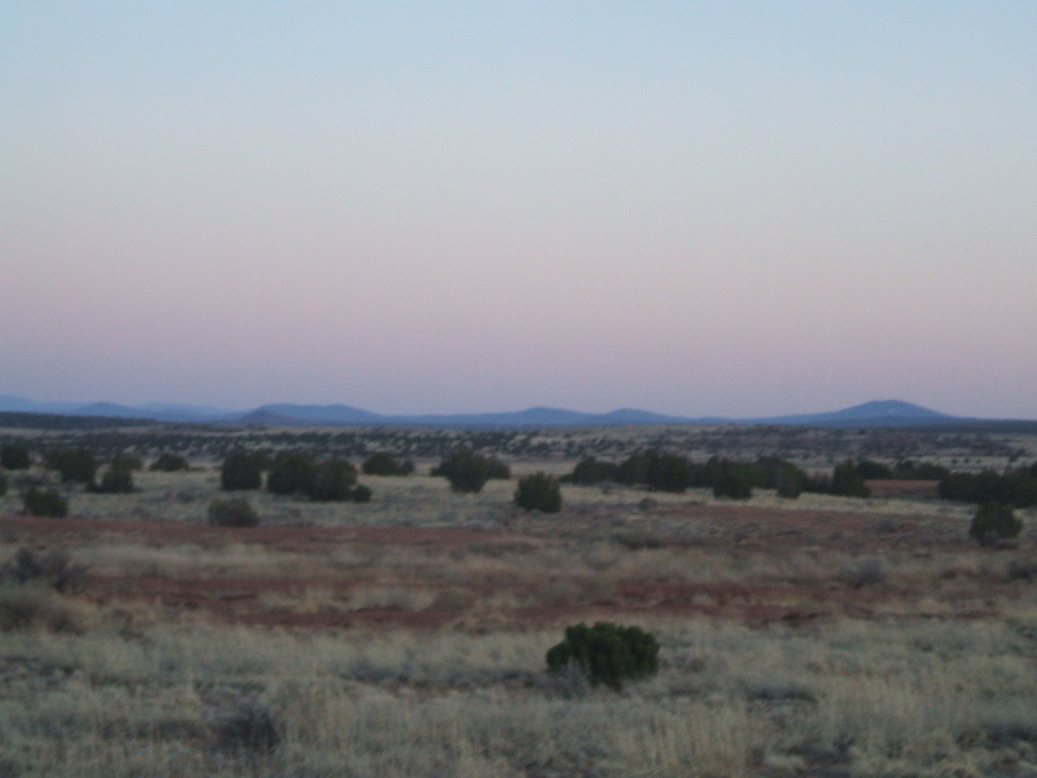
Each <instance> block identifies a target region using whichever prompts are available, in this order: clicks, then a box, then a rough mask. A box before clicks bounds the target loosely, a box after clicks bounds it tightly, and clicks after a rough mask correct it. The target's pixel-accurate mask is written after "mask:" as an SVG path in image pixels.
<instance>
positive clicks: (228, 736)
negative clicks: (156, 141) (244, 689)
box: [212, 698, 281, 755]
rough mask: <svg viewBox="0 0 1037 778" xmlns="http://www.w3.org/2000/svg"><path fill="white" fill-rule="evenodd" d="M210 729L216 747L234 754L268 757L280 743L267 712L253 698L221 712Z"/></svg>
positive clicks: (274, 726) (275, 728)
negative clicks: (214, 738) (211, 729)
mask: <svg viewBox="0 0 1037 778" xmlns="http://www.w3.org/2000/svg"><path fill="white" fill-rule="evenodd" d="M212 728H213V732H214V733H215V734H216V742H217V746H218V747H219V748H221V749H223V750H226V751H231V752H234V753H236V754H241V755H265V754H270V753H272V752H273V751H274V750H275V749H276V748H277V746H278V744H279V743H280V742H281V735H280V732H279V731H278V726H277V722H276V721H275V720H274V716H273V714H272V713H271V711H270V709H269V708H268V707H267V706H266V705H264V704H262V703H261V702H259V701H258V700H256V699H254V698H246V699H244V700H241V701H240V702H238V703H237V704H236V705H234V706H232V707H230V708H228V709H226V710H224V711H222V712H221V713H220V714H218V715H217V716H216V717H215V720H214V721H213V724H212Z"/></svg>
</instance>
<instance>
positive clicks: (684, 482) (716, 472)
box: [565, 450, 870, 500]
mask: <svg viewBox="0 0 1037 778" xmlns="http://www.w3.org/2000/svg"><path fill="white" fill-rule="evenodd" d="M565 480H568V481H570V482H572V483H575V484H583V485H593V484H598V483H603V482H612V483H617V484H624V485H628V486H645V487H647V488H648V489H652V490H655V491H664V492H674V493H680V492H683V491H684V490H685V489H689V488H708V489H712V490H713V494H714V495H715V496H716V497H726V498H730V499H735V500H745V499H748V498H750V497H751V496H752V492H753V489H756V488H761V489H774V490H775V491H776V492H777V493H778V494H779V495H780V496H782V497H786V498H789V499H795V498H797V497H799V495H800V494H802V493H803V492H823V493H828V494H837V495H843V496H847V497H867V496H868V495H869V494H870V492H869V490H868V487H867V485H866V484H865V483H864V476H863V475H862V474H861V471H860V470H859V468H858V465H857V464H856V463H855V462H853V461H852V460H846V461H845V462H843V463H841V464H839V465H837V466H836V467H835V468H834V469H833V471H832V474H831V476H823V475H822V476H811V475H809V474H808V473H806V472H805V471H804V470H803V469H801V468H800V467H798V466H796V465H795V464H793V463H792V462H789V461H787V460H784V459H780V458H779V457H759V458H758V459H756V461H754V462H739V461H735V460H730V459H725V458H722V457H716V456H714V457H711V458H710V459H709V460H707V461H706V462H704V463H696V462H692V461H690V460H689V459H687V458H686V457H682V456H679V455H676V454H666V453H660V452H658V451H655V450H648V451H640V452H637V453H635V454H632V455H631V456H630V457H628V458H627V459H625V460H624V461H622V462H619V463H615V462H603V461H599V460H597V459H595V458H594V457H588V458H586V459H583V460H581V461H580V462H579V463H578V464H577V465H576V467H575V468H573V472H572V473H571V475H569V476H567V477H566V478H565Z"/></svg>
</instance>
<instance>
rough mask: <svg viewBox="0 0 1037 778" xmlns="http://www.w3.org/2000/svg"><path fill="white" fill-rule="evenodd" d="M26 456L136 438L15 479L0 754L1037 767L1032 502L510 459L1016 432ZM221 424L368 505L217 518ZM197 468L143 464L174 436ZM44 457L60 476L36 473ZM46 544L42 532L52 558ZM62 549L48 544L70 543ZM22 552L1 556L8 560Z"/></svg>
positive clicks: (897, 486) (564, 768) (187, 441)
mask: <svg viewBox="0 0 1037 778" xmlns="http://www.w3.org/2000/svg"><path fill="white" fill-rule="evenodd" d="M0 437H2V438H3V440H4V441H10V440H18V441H22V442H24V443H25V444H26V445H28V446H29V447H30V448H33V449H34V450H37V451H42V450H45V449H46V448H47V447H50V446H56V445H69V444H77V445H84V446H87V447H90V448H91V449H92V450H94V451H96V452H98V456H99V458H101V459H102V460H103V459H104V457H105V456H111V455H112V454H113V453H114V452H115V451H124V452H126V451H128V452H132V453H134V454H135V455H137V456H139V457H140V458H141V459H142V461H143V462H144V465H145V468H144V469H143V470H142V471H140V472H136V473H134V487H135V491H134V492H132V493H130V494H117V495H114V494H92V493H88V492H86V491H85V490H83V489H79V488H77V489H73V490H70V495H69V497H70V511H69V515H68V516H67V517H66V518H60V519H55V518H40V517H32V516H27V515H23V511H22V502H21V499H20V496H19V490H18V483H17V480H18V475H17V474H16V473H10V474H9V477H10V480H11V488H10V490H9V492H8V494H7V495H6V496H5V497H2V498H0V564H3V563H8V565H11V564H13V563H14V560H16V559H17V558H18V556H19V554H22V555H25V554H27V553H28V554H30V555H31V556H32V558H33V559H36V560H44V559H47V558H52V559H56V558H59V557H60V558H63V559H64V563H63V564H64V567H63V571H64V574H65V575H66V578H67V581H65V580H63V581H62V586H61V587H60V591H59V590H58V588H56V587H55V586H54V585H53V584H54V581H53V576H52V577H51V579H48V578H47V576H40V577H39V579H38V580H31V581H28V582H17V581H14V580H12V579H11V577H10V575H8V576H7V578H6V579H5V580H4V582H3V583H2V584H0V628H2V631H0V775H2V776H21V775H34V776H35V775H39V776H43V775H48V776H63V775H76V776H197V775H241V776H298V777H299V778H303V777H306V778H309V777H312V778H317V777H318V776H329V777H330V776H444V777H446V776H473V777H474V776H515V777H516V778H518V777H519V776H524V777H529V778H533V777H536V778H549V777H550V778H558V777H561V776H602V777H604V776H775V777H777V776H818V777H820V776H825V777H826V778H827V777H831V778H835V777H837V776H1004V777H1005V778H1008V777H1010V776H1011V777H1015V776H1033V775H1037V672H1035V671H1037V666H1035V662H1037V513H1035V511H1034V510H1033V509H1026V510H1020V511H1018V512H1017V513H1018V515H1019V517H1020V518H1021V519H1022V521H1023V531H1022V533H1021V535H1020V536H1019V538H1018V539H1016V540H1015V541H1013V542H1011V543H1005V544H999V545H996V546H993V547H983V546H980V545H978V544H976V543H975V542H973V541H972V540H970V538H969V536H968V529H969V524H970V521H971V517H972V515H973V514H974V513H975V506H973V505H968V504H964V503H957V502H950V501H945V500H941V499H939V498H938V497H937V492H936V485H935V483H933V482H906V481H899V482H873V483H871V484H870V486H871V487H872V496H871V497H868V498H849V497H837V496H832V495H824V494H811V493H804V494H803V495H801V496H800V497H799V498H798V499H786V498H781V497H778V496H777V495H776V494H775V493H774V492H773V491H769V490H763V489H757V490H755V491H754V494H753V496H752V497H751V498H750V499H748V500H731V499H725V498H717V497H715V496H714V495H713V493H712V492H711V491H709V490H705V489H688V490H686V491H684V492H682V493H665V492H648V491H646V490H645V489H643V488H637V487H628V486H620V485H616V484H601V485H597V486H576V485H573V484H563V485H562V495H563V500H564V502H563V507H562V510H561V512H559V513H555V514H542V513H538V512H535V511H533V512H529V511H524V510H522V509H520V508H518V507H516V506H515V505H514V504H513V501H512V497H513V495H514V492H515V488H516V481H517V480H518V479H519V478H521V477H522V476H523V475H526V474H529V473H533V472H539V471H544V472H549V473H553V474H555V475H561V474H564V473H567V472H570V471H571V470H572V468H573V466H574V465H575V464H576V462H577V461H578V460H579V459H580V458H582V457H583V456H588V455H594V456H598V457H602V458H606V459H609V458H611V459H619V458H621V457H622V456H624V455H626V454H627V453H629V452H631V451H635V450H639V449H643V448H646V447H657V448H660V449H664V450H669V451H673V452H676V453H679V454H682V455H685V456H689V457H691V458H692V459H694V460H698V461H703V460H704V459H705V458H707V457H708V456H712V455H721V456H726V457H731V458H734V459H743V460H751V459H753V458H755V457H756V456H760V455H780V456H783V457H787V458H789V459H791V460H792V461H795V462H796V463H797V464H800V465H801V466H802V467H804V468H807V469H812V470H823V469H825V468H829V469H830V468H831V467H832V466H833V465H834V464H836V463H837V462H839V461H842V460H844V459H846V458H859V457H862V456H867V457H870V458H873V459H876V460H879V461H886V462H890V463H892V462H895V461H897V460H898V459H901V458H904V457H910V458H912V459H917V460H918V461H930V462H933V463H938V464H942V465H945V466H948V467H952V468H954V469H962V470H970V469H971V470H978V469H982V468H999V467H1005V466H1007V465H1008V464H1009V463H1012V464H1020V463H1021V464H1028V463H1031V462H1033V461H1034V459H1035V458H1037V439H1034V438H1033V436H1026V435H1008V434H1006V435H996V434H984V435H978V434H942V435H941V434H935V433H922V432H917V433H915V432H910V431H864V430H861V431H805V430H782V429H750V430H737V429H721V428H716V429H711V428H694V429H685V428H674V429H657V428H624V429H599V430H577V431H566V430H552V431H540V432H511V433H496V432H479V431H470V432H464V431H452V432H451V431H431V430H424V431H422V430H418V431H411V432H407V431H392V432H387V431H384V430H350V431H342V430H313V429H297V430H284V429H276V430H274V429H271V430H264V429H250V430H247V431H241V430H232V429H213V430H195V429H190V428H169V427H163V428H162V429H161V430H160V431H158V432H156V431H155V430H154V429H150V428H147V427H141V428H136V429H125V430H115V431H111V430H108V431H102V432H98V431H67V430H66V431H61V432H40V431H29V430H17V429H9V430H3V431H0ZM461 445H469V446H472V447H474V448H476V449H478V450H480V451H484V452H486V453H490V454H493V455H496V456H499V457H501V458H502V459H503V460H504V461H506V462H507V463H508V464H509V465H510V467H511V471H512V475H511V478H510V479H509V480H491V481H489V482H487V484H486V486H485V487H484V488H483V489H482V490H481V491H480V492H479V493H477V494H459V493H455V492H452V491H451V489H450V487H449V485H448V483H447V482H446V480H445V479H443V478H439V477H432V476H430V475H429V471H430V469H431V468H432V467H433V466H434V465H435V464H436V463H437V462H438V461H439V458H440V457H442V456H444V455H445V454H446V453H447V452H448V451H449V450H451V449H452V448H454V447H457V446H461ZM235 447H246V448H248V447H269V448H272V449H292V448H302V449H306V450H310V451H312V452H314V453H315V454H316V455H330V454H332V453H335V454H339V455H342V456H347V457H349V458H350V459H351V460H352V461H353V462H354V463H356V464H358V465H359V463H360V462H361V461H362V459H363V457H364V456H365V455H366V454H369V453H372V452H373V451H376V450H387V451H390V452H391V453H393V454H394V455H397V456H400V457H407V458H410V459H412V460H413V461H414V463H415V465H416V472H415V473H414V474H412V475H408V476H399V477H378V476H367V475H361V476H360V482H361V483H363V484H365V485H366V486H368V487H369V488H370V489H371V491H372V494H373V496H372V499H371V501H370V502H369V503H363V504H360V503H353V502H345V503H315V502H310V501H307V500H305V499H299V498H294V497H283V496H278V495H271V494H269V493H267V492H266V491H263V490H256V491H251V492H247V493H243V494H244V496H246V497H247V499H249V501H250V502H251V504H252V505H253V507H254V508H255V509H256V511H257V512H258V513H259V515H260V518H261V523H260V526H258V527H254V528H228V527H214V526H210V525H209V524H208V523H207V521H206V508H207V506H208V504H209V503H210V502H211V501H212V500H213V499H214V498H219V497H222V496H225V493H223V492H221V489H220V462H221V460H222V457H223V455H224V454H225V452H226V451H228V450H231V449H232V448H235ZM167 450H172V451H176V452H177V453H179V454H183V455H186V456H187V458H188V459H189V461H190V464H191V469H190V470H188V471H182V472H173V473H166V472H149V471H148V470H147V464H148V463H149V462H150V461H152V460H153V459H154V458H155V457H156V456H157V455H158V454H159V453H161V452H162V451H167ZM30 473H32V474H34V475H35V476H37V477H44V476H43V475H42V469H41V467H40V465H39V464H36V465H34V468H33V470H32V471H30ZM48 555H50V556H48ZM55 555H57V556H55ZM7 569H8V571H9V570H10V569H11V567H10V566H8V568H7ZM597 621H609V622H616V623H620V624H627V625H637V626H639V627H641V628H643V629H645V630H647V631H649V632H651V633H652V634H653V635H655V636H656V638H657V639H658V642H659V645H660V651H659V672H658V674H656V675H654V676H653V677H651V678H648V679H646V680H642V681H639V682H632V683H627V684H625V685H624V686H623V687H622V689H620V690H614V689H610V688H608V687H604V686H595V685H593V684H591V683H589V682H588V680H587V679H586V678H585V677H583V676H582V675H580V674H579V673H576V672H573V673H568V674H561V675H558V674H549V673H548V672H547V671H546V666H545V653H546V651H547V650H548V649H549V648H550V647H551V646H552V645H554V644H556V643H558V642H559V641H560V640H561V638H562V636H563V632H564V629H565V627H566V626H568V625H571V624H575V623H580V622H585V623H588V624H589V623H593V622H597Z"/></svg>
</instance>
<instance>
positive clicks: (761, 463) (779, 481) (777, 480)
mask: <svg viewBox="0 0 1037 778" xmlns="http://www.w3.org/2000/svg"><path fill="white" fill-rule="evenodd" d="M756 472H757V474H758V476H759V485H760V486H761V487H763V488H764V489H774V490H775V491H776V492H777V493H778V496H779V497H785V498H787V499H790V500H795V499H797V498H798V497H799V496H800V495H801V494H802V493H803V490H804V488H805V487H806V484H807V481H808V477H807V474H806V473H805V472H803V470H801V469H800V468H798V467H797V466H796V465H794V464H793V463H792V462H789V461H788V460H785V459H780V458H779V457H759V458H758V459H757V460H756Z"/></svg>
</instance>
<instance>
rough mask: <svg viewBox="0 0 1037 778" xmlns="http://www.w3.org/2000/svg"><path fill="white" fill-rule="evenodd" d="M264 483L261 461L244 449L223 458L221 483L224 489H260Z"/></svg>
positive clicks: (231, 490)
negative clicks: (260, 467)
mask: <svg viewBox="0 0 1037 778" xmlns="http://www.w3.org/2000/svg"><path fill="white" fill-rule="evenodd" d="M262 483H263V476H262V474H261V473H260V471H259V463H258V462H257V461H256V460H255V458H254V457H253V456H252V455H251V454H248V453H246V452H244V451H235V452H234V453H233V454H230V455H229V456H228V457H227V458H226V459H224V460H223V466H222V467H221V468H220V485H221V486H222V487H223V490H224V491H227V492H233V491H239V490H243V489H258V488H259V487H260V485H262Z"/></svg>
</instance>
